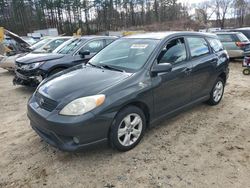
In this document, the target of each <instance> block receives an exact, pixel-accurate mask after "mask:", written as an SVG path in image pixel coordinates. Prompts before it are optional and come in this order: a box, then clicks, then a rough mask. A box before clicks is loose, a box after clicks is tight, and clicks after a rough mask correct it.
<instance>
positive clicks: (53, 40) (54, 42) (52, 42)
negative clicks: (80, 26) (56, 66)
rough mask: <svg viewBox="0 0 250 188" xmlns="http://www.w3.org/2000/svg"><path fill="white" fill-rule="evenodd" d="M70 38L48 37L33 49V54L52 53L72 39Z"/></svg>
mask: <svg viewBox="0 0 250 188" xmlns="http://www.w3.org/2000/svg"><path fill="white" fill-rule="evenodd" d="M71 38H72V37H70V36H64V37H48V38H45V39H44V40H42V41H41V42H40V43H39V44H38V43H37V44H35V45H33V46H32V47H31V49H32V50H33V51H32V52H33V53H51V52H52V51H53V50H55V49H56V48H57V47H58V46H60V45H61V44H62V43H64V42H66V41H67V40H69V39H71Z"/></svg>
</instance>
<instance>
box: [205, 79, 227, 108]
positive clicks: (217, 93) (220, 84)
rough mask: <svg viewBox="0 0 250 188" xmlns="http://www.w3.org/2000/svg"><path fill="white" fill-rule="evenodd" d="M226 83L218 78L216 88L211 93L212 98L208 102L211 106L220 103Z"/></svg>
mask: <svg viewBox="0 0 250 188" xmlns="http://www.w3.org/2000/svg"><path fill="white" fill-rule="evenodd" d="M224 87H225V83H224V80H222V79H221V78H220V77H219V78H217V80H216V82H215V84H214V87H213V89H212V91H211V93H210V98H209V100H208V101H207V102H208V104H209V105H217V104H219V103H220V101H221V99H222V97H223V94H224Z"/></svg>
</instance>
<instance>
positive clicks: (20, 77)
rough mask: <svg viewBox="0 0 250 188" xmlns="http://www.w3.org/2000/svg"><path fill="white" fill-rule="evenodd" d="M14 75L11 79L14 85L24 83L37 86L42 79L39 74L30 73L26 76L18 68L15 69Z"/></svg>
mask: <svg viewBox="0 0 250 188" xmlns="http://www.w3.org/2000/svg"><path fill="white" fill-rule="evenodd" d="M15 74H16V75H15V77H14V79H13V84H14V85H24V86H30V87H37V86H38V85H39V83H40V82H41V81H42V80H43V77H42V76H41V75H39V74H34V75H32V74H30V75H28V76H26V75H24V74H22V73H20V72H19V71H18V70H15Z"/></svg>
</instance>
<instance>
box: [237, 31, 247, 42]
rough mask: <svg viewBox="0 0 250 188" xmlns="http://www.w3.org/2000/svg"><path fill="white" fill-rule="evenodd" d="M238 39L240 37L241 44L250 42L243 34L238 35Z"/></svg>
mask: <svg viewBox="0 0 250 188" xmlns="http://www.w3.org/2000/svg"><path fill="white" fill-rule="evenodd" d="M237 37H238V39H239V41H240V42H248V41H249V40H248V38H247V37H246V36H245V35H244V34H242V33H239V34H237Z"/></svg>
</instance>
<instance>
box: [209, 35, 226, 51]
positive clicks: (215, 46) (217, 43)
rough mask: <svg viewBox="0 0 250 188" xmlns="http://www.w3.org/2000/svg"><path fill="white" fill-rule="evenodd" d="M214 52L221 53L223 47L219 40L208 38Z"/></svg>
mask: <svg viewBox="0 0 250 188" xmlns="http://www.w3.org/2000/svg"><path fill="white" fill-rule="evenodd" d="M207 40H208V42H209V44H210V46H211V48H212V50H213V52H219V51H222V50H223V45H222V44H221V42H220V41H219V40H218V39H214V38H207Z"/></svg>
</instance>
